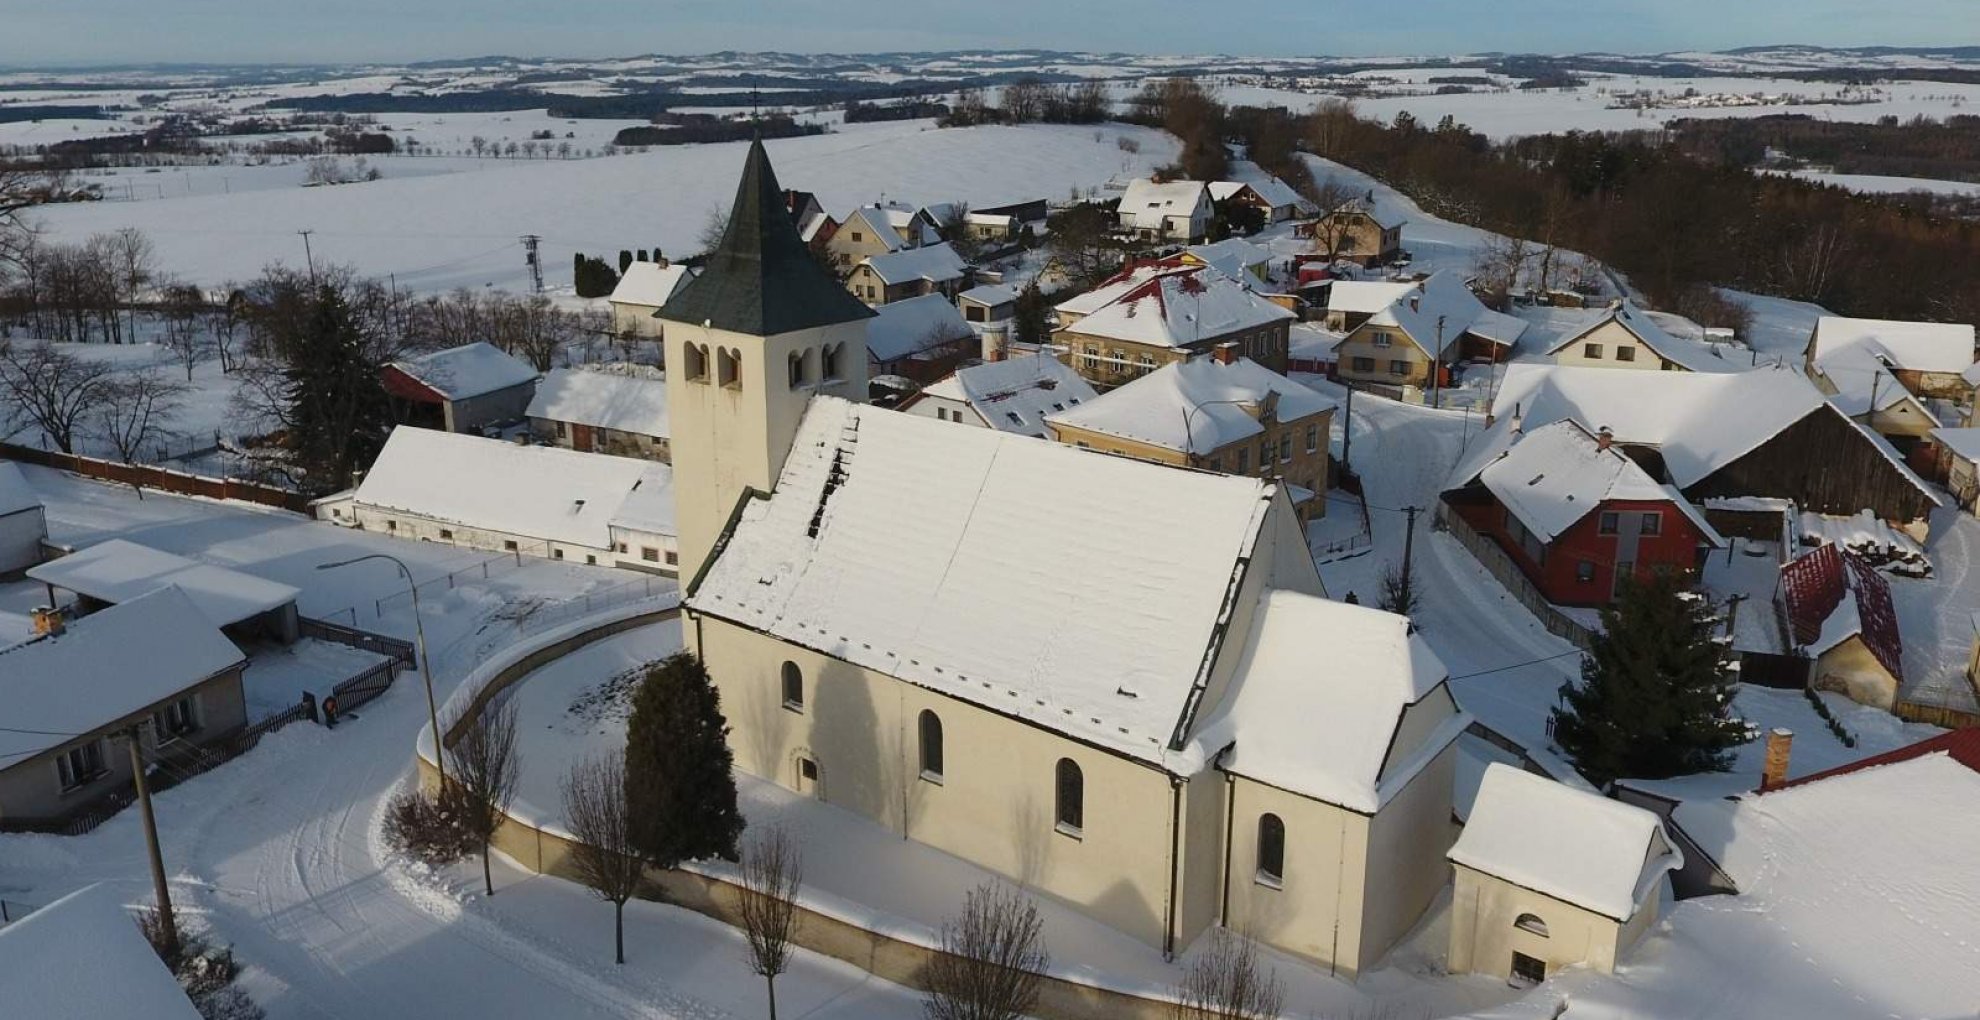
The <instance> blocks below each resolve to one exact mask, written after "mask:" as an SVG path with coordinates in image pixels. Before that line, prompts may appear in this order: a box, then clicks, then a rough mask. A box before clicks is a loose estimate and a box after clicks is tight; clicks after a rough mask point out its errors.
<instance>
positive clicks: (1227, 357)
mask: <svg viewBox="0 0 1980 1020" xmlns="http://www.w3.org/2000/svg"><path fill="white" fill-rule="evenodd" d="M1210 356H1211V357H1213V358H1215V359H1217V364H1219V365H1233V364H1236V363H1237V359H1238V345H1237V344H1235V343H1226V344H1218V345H1217V346H1216V347H1214V348H1212V349H1211V351H1210Z"/></svg>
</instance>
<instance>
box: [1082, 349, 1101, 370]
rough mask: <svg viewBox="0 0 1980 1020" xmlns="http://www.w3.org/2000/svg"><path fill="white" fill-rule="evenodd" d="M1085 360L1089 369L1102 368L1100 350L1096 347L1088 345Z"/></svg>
mask: <svg viewBox="0 0 1980 1020" xmlns="http://www.w3.org/2000/svg"><path fill="white" fill-rule="evenodd" d="M1085 359H1086V367H1087V368H1098V367H1100V348H1098V347H1095V346H1094V345H1092V344H1087V345H1086V354H1085Z"/></svg>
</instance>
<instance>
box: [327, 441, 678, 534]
mask: <svg viewBox="0 0 1980 1020" xmlns="http://www.w3.org/2000/svg"><path fill="white" fill-rule="evenodd" d="M672 477H673V473H672V471H671V470H670V469H669V468H668V467H667V465H665V464H656V463H654V462H652V461H646V460H635V459H633V458H631V457H612V456H607V455H605V454H601V453H583V452H580V451H577V450H566V449H562V448H560V447H555V446H523V445H519V444H516V443H508V442H503V441H502V440H499V439H483V438H481V437H480V436H469V435H461V434H457V433H452V432H438V431H434V430H432V429H421V428H413V427H411V426H408V425H401V426H399V427H398V428H396V429H393V430H392V436H391V438H390V439H388V440H386V442H385V449H384V450H383V451H381V452H380V453H379V454H378V460H377V461H376V462H375V463H373V464H372V465H371V470H370V471H369V472H367V473H366V474H365V476H364V481H363V482H362V483H360V484H359V485H358V487H357V491H356V493H355V495H354V500H355V502H357V503H359V504H362V505H368V506H374V507H379V508H381V509H388V510H399V511H402V512H405V513H409V514H414V515H417V516H420V517H425V518H428V519H431V520H436V521H449V522H453V523H456V524H460V525H463V526H467V527H475V528H484V529H487V530H489V531H495V532H501V533H505V534H511V535H524V536H528V537H531V538H538V539H543V540H546V541H552V542H562V543H568V544H570V545H580V546H586V547H589V548H594V549H606V548H610V547H611V544H612V543H611V526H612V525H613V524H614V523H616V522H617V521H618V519H619V517H620V515H621V512H622V509H623V508H624V507H625V505H626V503H627V501H628V500H630V499H631V498H632V497H633V495H634V494H635V493H636V492H639V491H640V490H641V489H652V488H667V487H669V486H671V484H672ZM647 516H650V515H647ZM641 530H645V531H654V530H662V531H664V532H666V533H671V532H672V530H673V529H672V528H671V527H668V528H665V529H656V528H651V527H647V528H642V529H641Z"/></svg>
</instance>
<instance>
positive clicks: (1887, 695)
mask: <svg viewBox="0 0 1980 1020" xmlns="http://www.w3.org/2000/svg"><path fill="white" fill-rule="evenodd" d="M1780 591H1781V610H1782V613H1783V615H1784V616H1785V617H1786V619H1787V621H1788V626H1789V630H1790V632H1791V634H1792V636H1793V640H1794V644H1795V647H1796V651H1797V652H1798V654H1799V655H1800V656H1801V657H1802V658H1804V659H1805V660H1806V661H1807V662H1808V678H1807V684H1808V686H1809V687H1810V688H1812V689H1814V690H1818V691H1835V692H1836V693H1838V694H1841V695H1843V696H1844V697H1846V698H1849V699H1850V700H1851V701H1854V702H1857V703H1858V704H1863V705H1869V706H1871V707H1872V708H1881V709H1883V710H1884V711H1886V712H1888V711H1891V710H1892V708H1893V707H1894V706H1895V705H1896V704H1897V697H1898V689H1899V688H1900V687H1902V686H1903V685H1904V639H1903V636H1902V635H1901V634H1900V633H1899V630H1898V618H1897V610H1896V608H1895V607H1894V605H1893V604H1892V602H1891V586H1890V582H1889V581H1886V580H1885V579H1884V575H1882V574H1880V573H1878V572H1877V569H1876V568H1875V567H1872V566H1871V565H1870V564H1868V563H1866V562H1864V561H1863V560H1862V559H1861V558H1860V557H1858V556H1857V555H1856V554H1854V553H1850V552H1845V551H1844V550H1843V549H1842V548H1841V547H1839V546H1837V545H1834V544H1833V543H1832V544H1828V545H1822V546H1818V547H1816V548H1815V549H1814V550H1813V551H1811V552H1806V553H1803V554H1802V555H1800V556H1798V557H1796V558H1794V559H1792V560H1790V561H1788V562H1787V563H1786V564H1784V565H1782V567H1781V588H1780Z"/></svg>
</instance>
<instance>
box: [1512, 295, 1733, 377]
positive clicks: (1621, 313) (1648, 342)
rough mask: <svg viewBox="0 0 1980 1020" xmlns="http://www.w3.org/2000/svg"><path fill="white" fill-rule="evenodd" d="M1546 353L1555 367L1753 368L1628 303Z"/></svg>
mask: <svg viewBox="0 0 1980 1020" xmlns="http://www.w3.org/2000/svg"><path fill="white" fill-rule="evenodd" d="M1547 353H1548V354H1549V355H1550V356H1552V357H1553V359H1554V363H1555V364H1557V365H1580V366H1582V367H1586V368H1622V369H1635V370H1637V371H1649V372H1658V371H1662V372H1737V371H1739V370H1741V369H1744V368H1748V367H1751V366H1749V365H1746V364H1741V363H1739V362H1735V361H1730V360H1728V359H1727V358H1726V357H1725V352H1724V350H1723V349H1722V348H1721V347H1720V346H1719V345H1714V344H1708V343H1705V342H1704V341H1701V340H1688V339H1683V338H1680V337H1676V336H1672V335H1671V334H1670V332H1669V331H1668V330H1666V329H1664V327H1663V326H1661V325H1658V323H1657V320H1655V319H1653V318H1651V317H1650V314H1649V313H1648V312H1645V311H1644V310H1643V309H1641V308H1638V307H1637V306H1636V304H1635V303H1634V302H1632V301H1629V300H1627V299H1625V300H1619V301H1616V302H1615V303H1613V304H1611V305H1610V306H1609V307H1608V309H1607V310H1606V311H1604V312H1603V313H1602V314H1601V315H1600V316H1598V317H1596V318H1595V319H1594V321H1592V322H1590V323H1588V325H1586V326H1583V327H1582V328H1580V329H1577V330H1574V331H1573V332H1571V333H1568V334H1567V335H1565V336H1563V337H1562V338H1561V339H1560V340H1558V341H1556V342H1555V343H1554V345H1553V346H1552V347H1549V348H1548V349H1547Z"/></svg>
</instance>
